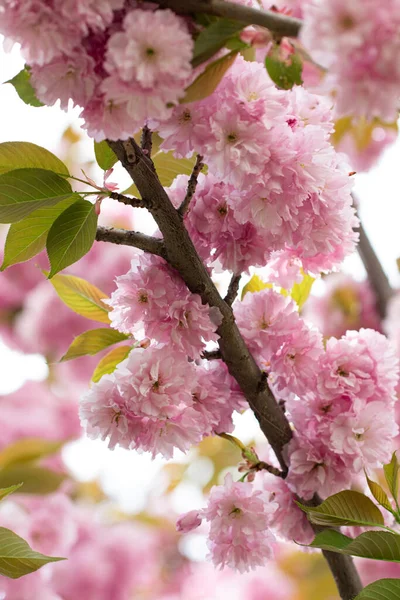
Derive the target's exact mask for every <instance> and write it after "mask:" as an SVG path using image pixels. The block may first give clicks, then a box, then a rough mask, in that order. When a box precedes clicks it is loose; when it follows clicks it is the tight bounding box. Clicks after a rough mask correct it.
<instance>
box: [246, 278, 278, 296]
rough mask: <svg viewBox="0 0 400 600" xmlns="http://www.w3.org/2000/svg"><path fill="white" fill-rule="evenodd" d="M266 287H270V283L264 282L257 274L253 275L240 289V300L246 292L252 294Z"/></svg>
mask: <svg viewBox="0 0 400 600" xmlns="http://www.w3.org/2000/svg"><path fill="white" fill-rule="evenodd" d="M266 288H272V283H265V282H264V281H263V280H262V279H261V277H259V276H258V275H253V276H252V277H251V279H250V280H249V281H248V282H247V283H246V285H245V286H244V288H243V290H242V298H241V299H242V300H243V298H244V297H245V295H246V294H247V293H250V294H254V292H261V290H265V289H266Z"/></svg>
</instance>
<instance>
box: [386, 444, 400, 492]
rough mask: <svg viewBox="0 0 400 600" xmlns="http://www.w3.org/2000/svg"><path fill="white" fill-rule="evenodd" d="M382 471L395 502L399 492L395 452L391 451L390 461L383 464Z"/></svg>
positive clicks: (397, 464)
mask: <svg viewBox="0 0 400 600" xmlns="http://www.w3.org/2000/svg"><path fill="white" fill-rule="evenodd" d="M383 472H384V474H385V479H386V483H387V484H388V487H389V490H390V492H391V494H392V495H393V498H394V499H395V501H396V502H397V500H398V494H399V462H398V460H397V455H396V452H393V455H392V460H391V461H390V463H389V464H387V465H383Z"/></svg>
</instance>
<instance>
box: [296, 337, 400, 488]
mask: <svg viewBox="0 0 400 600" xmlns="http://www.w3.org/2000/svg"><path fill="white" fill-rule="evenodd" d="M397 382H398V360H397V357H396V355H395V352H394V348H393V347H392V345H391V344H390V342H388V340H387V339H386V338H385V337H384V336H383V335H382V334H380V333H378V332H376V331H373V330H371V329H361V330H360V331H358V332H357V331H348V332H347V333H346V335H344V336H343V337H342V338H341V339H339V340H338V339H336V338H330V339H329V340H328V342H327V346H326V351H325V352H324V353H323V354H321V356H320V360H319V361H318V362H317V363H316V366H315V372H314V378H313V379H310V380H309V387H308V391H307V392H306V393H305V395H304V396H303V397H300V399H298V398H295V397H292V398H288V401H287V405H286V406H287V409H288V411H289V413H290V415H291V420H292V422H293V424H294V426H295V429H296V431H297V434H296V436H295V438H294V439H293V441H292V442H291V443H290V448H289V454H290V470H289V475H288V478H287V482H288V484H289V486H290V488H291V489H292V490H293V491H296V492H297V493H298V494H300V495H301V496H302V497H305V498H308V497H311V496H312V495H313V493H314V492H316V491H318V492H319V493H320V494H321V495H322V496H327V495H329V494H332V493H335V492H338V491H340V490H342V489H344V487H345V486H348V485H350V483H351V480H352V477H354V476H355V475H356V474H358V473H360V472H362V470H363V469H367V470H368V469H374V468H377V467H379V466H380V465H381V464H383V463H385V462H388V461H389V460H390V457H391V453H392V451H393V441H394V439H395V437H396V435H397V434H398V426H397V424H396V419H395V400H396V393H395V392H396V386H397Z"/></svg>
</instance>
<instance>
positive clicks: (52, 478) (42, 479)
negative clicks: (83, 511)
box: [0, 462, 66, 494]
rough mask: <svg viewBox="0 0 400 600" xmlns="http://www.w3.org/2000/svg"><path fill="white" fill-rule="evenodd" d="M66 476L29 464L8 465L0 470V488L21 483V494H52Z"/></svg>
mask: <svg viewBox="0 0 400 600" xmlns="http://www.w3.org/2000/svg"><path fill="white" fill-rule="evenodd" d="M65 479H66V475H64V474H63V473H56V472H55V471H51V470H50V469H46V468H45V467H39V466H37V465H35V464H32V463H30V462H27V463H18V464H14V465H10V466H8V467H5V468H4V469H1V470H0V487H1V488H6V487H10V486H12V485H16V484H17V483H20V482H21V481H22V482H23V484H24V485H23V487H22V488H21V492H20V493H21V494H52V493H53V492H55V491H57V490H58V488H59V487H60V485H61V484H62V483H63V481H65Z"/></svg>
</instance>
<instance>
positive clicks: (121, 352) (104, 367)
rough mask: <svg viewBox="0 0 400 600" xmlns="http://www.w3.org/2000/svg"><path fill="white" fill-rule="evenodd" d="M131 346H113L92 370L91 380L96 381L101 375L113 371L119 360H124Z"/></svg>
mask: <svg viewBox="0 0 400 600" xmlns="http://www.w3.org/2000/svg"><path fill="white" fill-rule="evenodd" d="M132 348H133V346H118V347H117V348H113V349H112V350H111V352H108V354H106V355H105V356H103V358H102V359H101V361H100V362H99V364H98V365H97V367H96V368H95V370H94V373H93V375H92V381H94V383H97V382H98V381H100V379H101V378H102V377H103V375H107V374H109V373H113V372H114V371H115V369H116V368H117V366H118V365H119V363H120V362H122V361H123V360H125V358H126V357H127V356H128V355H129V353H130V351H131V350H132Z"/></svg>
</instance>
